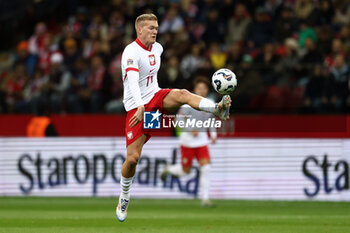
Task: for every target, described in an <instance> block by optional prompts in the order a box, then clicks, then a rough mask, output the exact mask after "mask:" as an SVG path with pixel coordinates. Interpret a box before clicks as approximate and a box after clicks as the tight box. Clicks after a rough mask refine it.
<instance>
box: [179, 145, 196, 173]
mask: <svg viewBox="0 0 350 233" xmlns="http://www.w3.org/2000/svg"><path fill="white" fill-rule="evenodd" d="M194 156H195V153H194V150H193V148H189V147H184V146H181V164H182V169H183V170H184V172H186V173H189V172H190V171H191V168H192V162H193V158H194Z"/></svg>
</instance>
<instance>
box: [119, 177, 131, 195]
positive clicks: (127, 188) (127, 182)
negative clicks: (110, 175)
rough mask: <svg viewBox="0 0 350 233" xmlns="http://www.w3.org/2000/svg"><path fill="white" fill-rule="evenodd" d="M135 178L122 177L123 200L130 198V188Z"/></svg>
mask: <svg viewBox="0 0 350 233" xmlns="http://www.w3.org/2000/svg"><path fill="white" fill-rule="evenodd" d="M133 178H134V177H133V176H132V177H130V178H125V177H123V176H122V177H121V178H120V187H121V193H120V195H121V196H122V197H123V198H127V199H128V198H129V197H130V193H129V192H130V186H131V184H132V180H133Z"/></svg>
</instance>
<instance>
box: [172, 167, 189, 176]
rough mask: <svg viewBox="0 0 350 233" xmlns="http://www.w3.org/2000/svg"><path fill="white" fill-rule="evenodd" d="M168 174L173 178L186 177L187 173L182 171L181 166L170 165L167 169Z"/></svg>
mask: <svg viewBox="0 0 350 233" xmlns="http://www.w3.org/2000/svg"><path fill="white" fill-rule="evenodd" d="M168 173H170V174H172V175H174V176H178V177H181V176H185V175H187V173H185V172H184V170H183V169H182V165H181V164H175V165H171V166H170V167H169V168H168Z"/></svg>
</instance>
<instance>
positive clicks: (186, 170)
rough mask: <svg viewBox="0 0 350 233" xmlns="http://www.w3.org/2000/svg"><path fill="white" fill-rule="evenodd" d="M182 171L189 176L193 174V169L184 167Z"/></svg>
mask: <svg viewBox="0 0 350 233" xmlns="http://www.w3.org/2000/svg"><path fill="white" fill-rule="evenodd" d="M182 170H183V171H184V173H186V174H189V173H190V172H191V168H190V167H183V168H182Z"/></svg>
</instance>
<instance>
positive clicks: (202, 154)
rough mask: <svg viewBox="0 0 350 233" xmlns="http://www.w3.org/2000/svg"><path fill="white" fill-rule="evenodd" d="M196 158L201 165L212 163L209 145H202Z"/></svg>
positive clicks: (197, 151)
mask: <svg viewBox="0 0 350 233" xmlns="http://www.w3.org/2000/svg"><path fill="white" fill-rule="evenodd" d="M196 158H197V160H198V163H199V165H200V166H204V165H207V164H209V163H210V154H209V149H208V146H202V147H199V148H197V150H196Z"/></svg>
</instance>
